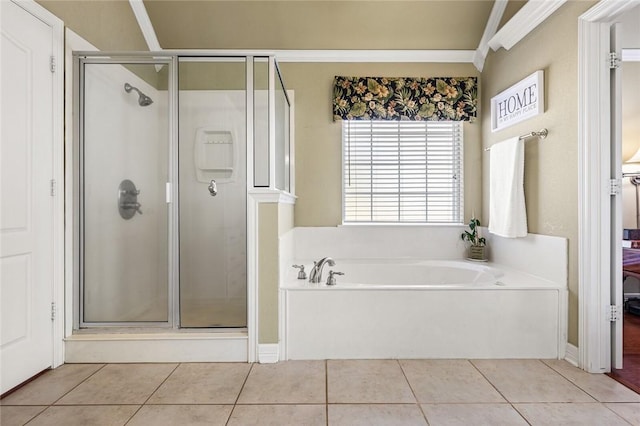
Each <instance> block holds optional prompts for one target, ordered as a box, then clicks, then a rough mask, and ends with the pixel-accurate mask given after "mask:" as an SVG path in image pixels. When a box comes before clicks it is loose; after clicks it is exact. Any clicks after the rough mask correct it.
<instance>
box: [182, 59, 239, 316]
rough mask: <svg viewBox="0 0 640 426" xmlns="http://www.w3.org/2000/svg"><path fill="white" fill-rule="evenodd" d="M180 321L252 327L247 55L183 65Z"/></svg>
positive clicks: (193, 61)
mask: <svg viewBox="0 0 640 426" xmlns="http://www.w3.org/2000/svg"><path fill="white" fill-rule="evenodd" d="M178 89H179V92H178V122H179V125H178V128H179V136H178V138H179V139H178V145H179V148H178V158H179V161H178V168H179V193H180V202H179V216H180V226H179V228H180V249H179V252H180V291H179V300H180V303H179V305H180V326H181V327H202V328H213V327H219V328H235V327H246V326H247V273H246V271H247V260H246V257H247V244H246V241H247V236H246V229H247V223H246V216H247V215H246V209H247V205H246V200H247V199H246V189H247V176H246V146H247V141H246V139H247V138H246V128H247V125H246V123H247V117H246V115H247V111H246V110H247V107H246V104H247V100H246V97H247V95H246V59H245V58H244V57H242V58H180V59H179V63H178Z"/></svg>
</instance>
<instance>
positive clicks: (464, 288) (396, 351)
mask: <svg viewBox="0 0 640 426" xmlns="http://www.w3.org/2000/svg"><path fill="white" fill-rule="evenodd" d="M335 261H336V265H335V266H333V267H329V266H328V265H326V266H325V268H324V272H323V281H324V280H326V277H327V276H328V273H329V270H333V271H340V272H344V273H345V275H344V276H338V277H337V285H335V286H326V285H325V284H324V282H323V283H322V284H310V283H309V282H307V281H306V280H298V279H296V270H294V269H292V268H291V270H290V271H288V272H287V273H286V274H284V277H283V280H282V283H281V303H282V307H283V309H281V310H280V311H281V315H282V316H281V318H280V323H281V347H280V350H281V359H374V358H558V357H561V356H562V355H563V354H564V345H565V343H566V315H567V314H566V306H567V302H566V298H567V291H566V283H554V282H551V281H549V280H545V279H542V278H539V277H537V276H534V275H531V274H526V273H522V272H519V271H516V270H513V269H511V268H508V267H505V266H503V265H495V264H491V263H478V262H470V261H462V260H461V261H443V260H439V261H430V260H404V259H401V260H381V259H373V260H371V259H368V260H365V261H363V260H360V261H358V260H346V259H335ZM300 263H303V264H305V265H306V267H307V271H308V270H309V269H310V267H311V265H312V262H309V261H306V262H300Z"/></svg>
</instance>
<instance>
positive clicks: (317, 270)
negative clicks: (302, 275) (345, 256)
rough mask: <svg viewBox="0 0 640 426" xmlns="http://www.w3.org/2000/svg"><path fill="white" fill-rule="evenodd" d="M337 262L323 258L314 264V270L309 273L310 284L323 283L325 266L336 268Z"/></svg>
mask: <svg viewBox="0 0 640 426" xmlns="http://www.w3.org/2000/svg"><path fill="white" fill-rule="evenodd" d="M335 264H336V262H334V261H333V259H332V258H330V257H323V258H322V259H320V260H319V261H317V262H313V268H311V272H309V282H310V283H316V284H317V283H321V282H322V268H324V265H329V266H335Z"/></svg>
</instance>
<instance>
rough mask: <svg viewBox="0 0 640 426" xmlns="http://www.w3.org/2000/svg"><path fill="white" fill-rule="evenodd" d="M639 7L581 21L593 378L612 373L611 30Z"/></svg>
mask: <svg viewBox="0 0 640 426" xmlns="http://www.w3.org/2000/svg"><path fill="white" fill-rule="evenodd" d="M639 4H640V1H638V0H602V1H600V2H599V3H598V4H596V5H595V6H593V7H592V8H591V9H589V10H588V11H587V12H585V13H584V14H583V15H582V16H580V18H579V19H578V127H579V128H578V158H579V164H578V190H579V194H578V208H579V217H578V231H579V236H580V238H579V243H578V245H579V260H578V269H579V278H578V279H579V282H578V303H579V319H578V327H579V330H578V333H579V337H578V338H579V345H578V366H579V367H580V368H582V369H584V370H586V371H588V372H592V373H603V372H608V371H610V370H611V325H610V323H609V320H608V318H607V317H606V310H607V307H608V306H609V305H610V303H611V302H610V300H611V299H610V298H611V287H610V276H611V275H610V273H611V264H610V250H611V208H610V197H611V195H609V194H610V176H611V174H610V173H611V166H610V164H611V163H610V159H611V108H610V69H609V66H608V56H609V50H610V47H609V46H610V44H609V43H610V27H611V24H612V23H613V22H614V21H615V19H616V18H617V17H619V16H620V15H621V14H622V13H624V12H626V11H628V10H630V9H633V8H634V7H636V6H638V5H639ZM621 173H622V171H621V170H616V171H615V174H614V175H615V177H616V178H617V179H620V178H621Z"/></svg>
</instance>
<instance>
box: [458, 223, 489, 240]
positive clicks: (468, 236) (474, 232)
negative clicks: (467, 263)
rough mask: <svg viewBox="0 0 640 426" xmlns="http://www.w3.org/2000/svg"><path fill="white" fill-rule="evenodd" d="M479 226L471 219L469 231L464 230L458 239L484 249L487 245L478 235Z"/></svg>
mask: <svg viewBox="0 0 640 426" xmlns="http://www.w3.org/2000/svg"><path fill="white" fill-rule="evenodd" d="M479 226H480V221H479V220H478V219H476V218H475V217H472V218H471V220H469V230H468V231H467V230H465V231H464V232H463V233H462V234H460V238H461V239H462V241H468V242H470V243H471V245H472V246H481V247H484V246H485V245H486V244H487V240H486V239H485V238H484V237H480V236H479V235H478V227H479Z"/></svg>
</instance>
